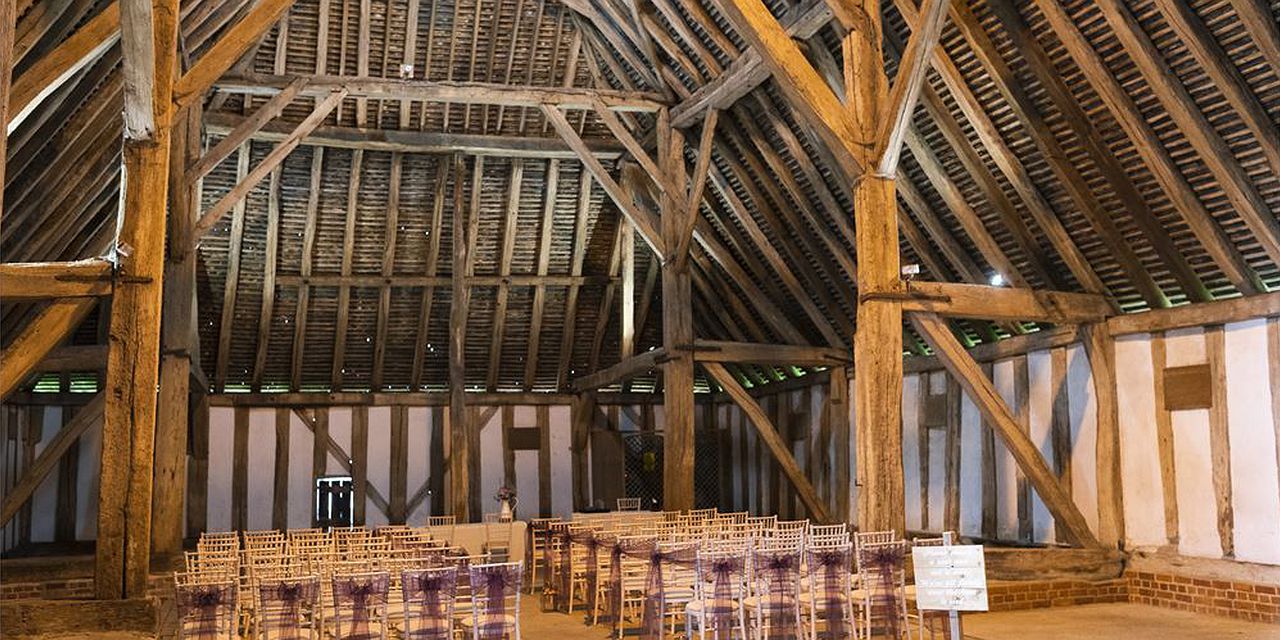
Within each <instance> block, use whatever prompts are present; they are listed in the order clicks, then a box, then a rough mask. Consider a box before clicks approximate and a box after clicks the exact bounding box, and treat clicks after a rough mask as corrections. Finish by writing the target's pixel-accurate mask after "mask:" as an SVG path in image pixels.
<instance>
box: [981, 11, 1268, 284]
mask: <svg viewBox="0 0 1280 640" xmlns="http://www.w3.org/2000/svg"><path fill="white" fill-rule="evenodd" d="M1038 4H1039V6H1040V7H1041V11H1042V12H1043V13H1044V16H1045V19H1046V20H1047V24H1049V25H1050V26H1051V27H1052V28H1053V29H1054V31H1055V33H1056V34H1057V35H1058V39H1059V40H1060V41H1061V42H1062V44H1063V46H1064V47H1065V48H1066V49H1067V51H1068V53H1070V55H1071V58H1072V60H1073V61H1074V62H1075V64H1076V66H1077V67H1079V69H1080V71H1081V73H1083V74H1084V77H1085V78H1086V79H1087V80H1088V81H1089V84H1090V86H1091V87H1092V88H1093V90H1094V91H1095V92H1097V94H1098V97H1099V98H1101V99H1102V102H1103V103H1104V104H1106V106H1107V109H1108V111H1109V112H1110V113H1111V115H1112V116H1113V117H1114V118H1115V120H1116V123H1117V124H1119V125H1120V127H1121V128H1122V129H1124V131H1125V133H1126V134H1127V135H1128V137H1129V138H1130V140H1132V141H1133V146H1134V148H1135V149H1136V150H1137V152H1138V153H1139V155H1141V156H1142V157H1143V159H1144V160H1145V161H1146V165H1147V168H1148V169H1149V170H1150V171H1151V173H1152V175H1153V176H1154V177H1155V179H1156V181H1157V182H1158V183H1159V184H1160V186H1161V188H1162V189H1163V190H1164V191H1165V192H1166V193H1168V194H1169V199H1170V200H1171V201H1172V202H1173V204H1174V207H1175V208H1177V209H1178V211H1179V212H1180V213H1181V214H1182V218H1183V220H1184V221H1185V222H1186V223H1187V225H1188V226H1189V227H1190V228H1191V229H1192V231H1193V232H1195V234H1196V238H1197V239H1199V240H1200V242H1201V244H1202V246H1204V247H1205V250H1206V251H1208V252H1209V254H1210V255H1212V256H1213V257H1214V263H1215V264H1217V265H1218V268H1219V269H1222V270H1223V273H1224V274H1226V275H1227V276H1228V279H1230V280H1231V282H1232V284H1234V285H1235V286H1236V288H1237V289H1238V290H1240V291H1241V292H1243V293H1254V292H1258V291H1265V288H1264V287H1262V286H1261V283H1260V282H1258V281H1257V280H1256V275H1254V274H1252V273H1250V272H1249V271H1248V270H1247V269H1246V268H1245V267H1244V266H1243V265H1244V263H1243V261H1242V260H1238V258H1237V256H1238V253H1237V252H1236V251H1235V250H1234V249H1233V248H1232V247H1231V244H1230V241H1229V240H1227V239H1226V237H1225V235H1224V234H1223V232H1222V230H1221V229H1220V228H1219V227H1218V225H1217V223H1216V222H1215V221H1214V219H1213V216H1212V215H1211V214H1210V213H1209V212H1208V211H1207V210H1206V209H1205V207H1204V204H1203V202H1202V201H1201V200H1200V199H1199V195H1198V194H1197V193H1196V192H1195V191H1194V190H1193V189H1192V187H1191V185H1190V184H1189V183H1188V182H1187V180H1186V178H1185V177H1183V175H1182V172H1181V170H1180V169H1179V168H1178V166H1177V164H1176V163H1175V162H1174V160H1173V158H1172V156H1170V154H1169V152H1168V150H1167V149H1165V147H1164V145H1163V143H1162V142H1161V141H1160V138H1159V137H1158V136H1157V135H1156V133H1155V131H1154V130H1153V129H1152V128H1151V126H1150V124H1149V123H1148V122H1147V121H1146V118H1145V117H1144V116H1143V115H1142V112H1141V111H1140V110H1139V109H1138V106H1137V105H1136V104H1135V103H1134V102H1133V99H1132V98H1131V97H1129V94H1128V92H1127V91H1126V90H1125V89H1124V87H1123V86H1121V84H1120V83H1119V81H1118V80H1116V78H1115V77H1114V76H1112V75H1111V72H1110V71H1109V69H1108V67H1107V66H1106V63H1105V62H1104V61H1103V60H1102V58H1101V57H1100V56H1099V55H1098V54H1097V52H1095V51H1094V50H1093V48H1092V47H1091V46H1089V44H1088V43H1087V42H1086V41H1085V39H1084V35H1083V34H1081V33H1080V31H1079V29H1078V28H1077V27H1076V26H1075V23H1074V22H1073V21H1072V20H1071V18H1070V16H1068V15H1067V14H1066V13H1065V12H1064V11H1063V10H1062V9H1061V7H1059V6H1058V5H1057V4H1056V3H1053V2H1044V3H1038ZM995 6H996V7H1000V6H1002V5H1001V2H996V3H995ZM1012 13H1013V12H1002V13H1001V17H1002V19H1005V20H1006V23H1010V21H1011V20H1013V19H1014V18H1015V15H1012ZM1017 19H1018V20H1019V21H1021V18H1020V14H1017ZM1021 24H1022V25H1023V26H1025V23H1024V22H1023V23H1021ZM1011 32H1012V30H1011ZM1026 37H1028V38H1030V36H1029V35H1027V36H1026ZM1046 59H1047V58H1046ZM1045 73H1052V74H1057V73H1058V71H1056V69H1054V68H1053V67H1051V66H1050V67H1047V68H1046V70H1045ZM1042 77H1043V76H1042ZM1068 95H1069V94H1068ZM1070 100H1072V101H1074V100H1075V98H1074V97H1072V98H1070ZM1089 141H1090V138H1085V142H1086V143H1088V142H1089ZM1102 151H1104V152H1105V153H1108V154H1109V153H1111V152H1110V151H1109V150H1106V149H1103V150H1102ZM1226 153H1227V154H1228V155H1229V152H1226ZM1224 161H1226V159H1225V158H1224V159H1219V160H1217V161H1216V162H1217V163H1221V162H1224ZM1231 161H1232V162H1234V160H1231ZM1104 173H1107V172H1106V171H1104ZM1273 259H1274V258H1273Z"/></svg>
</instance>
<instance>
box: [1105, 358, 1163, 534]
mask: <svg viewBox="0 0 1280 640" xmlns="http://www.w3.org/2000/svg"><path fill="white" fill-rule="evenodd" d="M1116 399H1117V403H1118V405H1119V413H1120V478H1121V481H1122V484H1123V486H1122V488H1123V492H1124V495H1123V500H1124V519H1125V538H1126V539H1127V540H1128V544H1127V546H1129V547H1142V546H1150V547H1155V546H1161V545H1164V544H1166V542H1167V541H1166V538H1165V529H1164V488H1163V484H1162V479H1161V477H1160V454H1159V445H1158V443H1157V440H1158V439H1157V436H1156V418H1155V416H1156V396H1155V370H1154V366H1153V364H1152V361H1151V338H1150V336H1149V335H1148V334H1138V335H1132V336H1122V337H1119V338H1117V339H1116Z"/></svg>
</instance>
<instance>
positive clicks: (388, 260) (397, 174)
mask: <svg viewBox="0 0 1280 640" xmlns="http://www.w3.org/2000/svg"><path fill="white" fill-rule="evenodd" d="M403 170H404V156H403V155H401V154H399V153H393V154H391V169H390V172H391V173H390V176H389V177H388V181H387V182H388V185H387V214H386V219H385V220H384V222H383V228H382V245H383V251H382V275H385V276H388V277H389V276H390V275H391V274H392V273H393V272H394V271H395V264H396V239H397V236H398V234H399V231H400V180H401V174H402V173H403ZM390 316H391V287H389V286H384V287H379V288H378V318H377V320H376V322H375V324H374V333H373V370H372V371H371V372H370V380H369V386H370V388H372V389H374V390H380V389H382V387H383V380H385V376H384V371H383V370H384V369H385V368H386V359H387V319H388V318H389V317H390Z"/></svg>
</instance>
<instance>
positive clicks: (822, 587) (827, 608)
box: [809, 546, 853, 639]
mask: <svg viewBox="0 0 1280 640" xmlns="http://www.w3.org/2000/svg"><path fill="white" fill-rule="evenodd" d="M852 568H853V553H852V550H851V548H850V547H848V546H843V547H833V548H830V549H815V550H811V551H809V582H810V584H811V585H812V586H811V588H812V589H813V602H814V608H815V609H816V610H817V611H819V612H822V613H823V614H825V619H826V621H827V633H828V635H829V636H830V637H831V638H840V639H843V638H845V637H846V636H847V634H848V632H847V631H846V628H848V627H850V626H851V625H852V622H853V621H852V620H851V619H849V617H850V616H852V611H853V607H852V606H851V605H852V603H851V602H849V598H850V596H851V594H850V593H849V590H848V588H847V587H846V585H847V584H848V576H849V572H850V571H851V570H852Z"/></svg>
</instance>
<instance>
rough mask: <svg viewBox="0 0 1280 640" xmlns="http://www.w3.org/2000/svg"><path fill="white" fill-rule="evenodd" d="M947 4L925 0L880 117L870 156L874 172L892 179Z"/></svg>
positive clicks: (944, 16)
mask: <svg viewBox="0 0 1280 640" xmlns="http://www.w3.org/2000/svg"><path fill="white" fill-rule="evenodd" d="M949 4H951V3H950V1H949V0H924V7H923V10H922V11H921V18H922V20H921V21H917V22H916V23H915V24H914V25H913V27H912V31H911V39H910V40H908V41H907V47H906V49H904V50H903V52H902V61H901V63H899V65H898V75H897V76H896V77H895V78H894V79H893V88H892V89H890V90H889V102H888V104H887V105H886V107H887V108H886V110H885V112H884V114H883V115H882V116H881V123H880V132H879V133H878V134H877V137H876V149H875V153H874V154H873V157H874V158H875V159H876V170H877V171H878V172H879V173H880V174H881V175H886V176H892V175H895V174H896V173H897V172H898V158H899V157H900V153H901V151H902V142H903V139H904V136H905V135H906V133H907V127H908V126H910V125H911V114H912V113H913V112H914V111H915V108H916V100H917V99H918V98H919V97H920V87H921V85H923V84H924V79H925V75H926V74H927V73H928V72H929V58H930V57H931V55H930V54H931V53H932V52H933V49H934V48H935V47H937V46H938V38H939V36H941V35H942V25H943V23H944V22H945V21H946V18H947V5H949ZM921 22H923V24H921Z"/></svg>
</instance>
